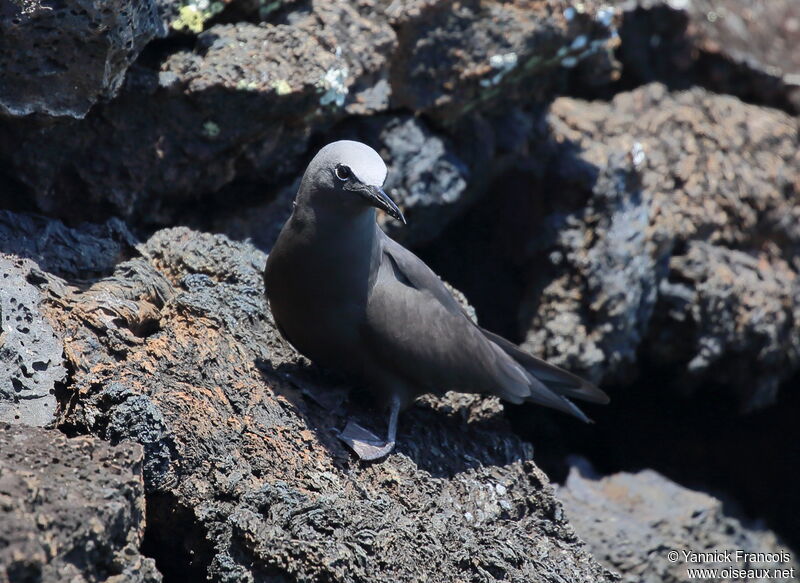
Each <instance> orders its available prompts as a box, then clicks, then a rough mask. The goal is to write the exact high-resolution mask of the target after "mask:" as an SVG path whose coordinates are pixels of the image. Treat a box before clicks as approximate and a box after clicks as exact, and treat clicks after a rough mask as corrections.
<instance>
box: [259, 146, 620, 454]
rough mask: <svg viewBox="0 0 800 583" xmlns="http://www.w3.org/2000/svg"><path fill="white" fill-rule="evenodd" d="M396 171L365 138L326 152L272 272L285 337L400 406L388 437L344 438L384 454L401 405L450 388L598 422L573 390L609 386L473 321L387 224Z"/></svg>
mask: <svg viewBox="0 0 800 583" xmlns="http://www.w3.org/2000/svg"><path fill="white" fill-rule="evenodd" d="M386 172H387V171H386V165H385V164H384V162H383V160H382V159H381V157H380V156H379V155H378V153H377V152H376V151H375V150H373V149H372V148H370V147H369V146H367V145H365V144H362V143H360V142H353V141H346V140H344V141H339V142H334V143H332V144H328V145H327V146H325V147H324V148H322V149H321V150H320V151H319V153H318V154H317V155H316V156H315V157H314V159H313V160H312V161H311V163H310V164H309V165H308V168H307V169H306V171H305V174H304V175H303V180H302V182H301V184H300V189H299V191H298V193H297V197H296V199H295V202H294V209H293V211H292V215H291V216H290V217H289V219H288V220H287V221H286V224H285V225H284V226H283V229H282V230H281V233H280V235H279V236H278V240H277V242H276V243H275V246H274V247H273V248H272V251H271V252H270V254H269V257H268V258H267V267H266V270H265V272H264V280H265V284H266V290H267V297H268V299H269V303H270V307H271V310H272V313H273V316H274V318H275V322H276V323H277V326H278V329H279V331H280V333H281V334H282V335H283V336H284V338H286V340H288V341H289V342H290V343H291V344H292V345H293V346H294V347H295V348H296V349H297V350H298V351H300V352H301V353H302V354H304V355H305V356H307V357H308V358H310V359H311V360H312V361H314V362H315V363H317V364H319V365H321V366H322V367H325V368H329V369H332V370H335V371H339V372H341V373H345V375H347V376H349V377H350V378H353V379H355V380H356V381H357V382H359V383H362V384H363V385H364V386H366V387H367V388H369V389H370V390H371V391H372V392H374V393H375V394H376V395H377V396H378V397H379V398H380V399H381V400H382V401H383V402H384V403H386V404H388V405H389V407H390V416H389V429H388V438H387V439H386V440H382V439H379V438H377V437H376V436H375V435H373V434H372V433H371V432H369V431H367V430H366V429H364V428H362V427H360V426H358V425H356V424H355V423H353V422H349V423H348V424H347V427H345V430H344V431H343V432H342V433H340V435H339V437H340V439H342V440H343V441H344V442H345V443H347V444H348V445H349V446H350V447H351V448H352V449H353V450H354V451H355V452H356V453H357V454H358V455H359V457H361V459H365V460H371V459H379V458H381V457H383V456H385V455H387V454H388V453H389V452H390V451H392V449H393V448H394V444H395V438H396V434H397V416H398V413H399V412H400V410H401V409H402V408H404V407H405V406H407V405H408V404H410V403H411V401H413V400H414V399H415V398H416V397H417V396H419V395H421V394H424V393H437V394H441V393H444V392H445V391H446V390H456V391H461V392H474V393H490V394H493V395H497V396H498V397H500V398H501V399H504V400H506V401H509V402H511V403H524V402H531V403H537V404H539V405H545V406H547V407H552V408H554V409H558V410H559V411H563V412H565V413H569V414H571V415H574V416H575V417H578V418H579V419H582V420H583V421H589V419H588V418H587V417H586V415H584V414H583V412H582V411H581V410H580V409H578V408H577V407H576V406H575V405H574V404H573V403H572V402H571V401H570V400H569V399H568V397H571V398H576V399H582V400H584V401H589V402H592V403H607V402H608V397H607V396H606V394H605V393H604V392H603V391H601V390H600V389H598V388H597V387H595V386H593V385H592V384H590V383H588V382H586V381H584V380H583V379H581V378H579V377H577V376H575V375H573V374H571V373H569V372H567V371H565V370H562V369H560V368H558V367H556V366H553V365H551V364H548V363H546V362H544V361H543V360H540V359H538V358H536V357H534V356H531V355H530V354H527V353H525V352H523V351H522V350H520V349H519V348H518V347H517V346H516V345H514V344H513V343H511V342H509V341H508V340H506V339H504V338H502V337H500V336H498V335H496V334H492V333H491V332H489V331H487V330H484V329H483V328H481V327H480V326H478V325H476V324H475V323H473V322H472V320H470V318H469V317H468V316H467V315H466V314H465V313H464V311H463V310H462V308H461V306H460V305H459V303H458V302H457V301H456V300H455V298H453V296H452V295H451V294H450V292H449V291H448V290H447V288H446V287H445V286H444V284H443V283H442V281H441V280H440V279H439V277H438V276H437V275H436V274H435V273H434V272H433V271H431V269H430V268H429V267H428V266H427V265H425V263H424V262H423V261H422V260H421V259H420V258H419V257H417V256H416V255H414V254H413V253H412V252H411V251H409V250H408V249H406V248H405V247H403V246H402V245H400V244H399V243H397V242H395V241H394V240H392V239H391V238H389V236H388V235H386V234H385V233H384V232H383V231H382V230H381V229H380V228H379V227H378V224H377V222H376V220H375V209H376V208H378V209H381V210H383V211H385V212H386V213H388V214H389V215H391V216H392V217H394V218H396V219H398V220H399V221H402V222H403V223H405V218H404V217H403V214H402V212H400V209H399V208H398V207H397V205H396V204H395V203H394V202H393V201H392V199H391V198H389V196H388V195H387V194H386V193H385V192H384V191H383V188H382V186H383V183H384V180H385V179H386Z"/></svg>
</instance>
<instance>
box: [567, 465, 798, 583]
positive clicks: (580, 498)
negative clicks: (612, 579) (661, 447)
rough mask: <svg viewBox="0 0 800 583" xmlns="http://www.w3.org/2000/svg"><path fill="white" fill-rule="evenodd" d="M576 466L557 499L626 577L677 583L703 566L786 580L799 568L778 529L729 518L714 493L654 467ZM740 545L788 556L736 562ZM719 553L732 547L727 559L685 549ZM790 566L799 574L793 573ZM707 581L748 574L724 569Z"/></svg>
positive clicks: (606, 560) (596, 551)
mask: <svg viewBox="0 0 800 583" xmlns="http://www.w3.org/2000/svg"><path fill="white" fill-rule="evenodd" d="M572 464H573V465H572V469H571V470H570V474H569V477H568V478H567V481H566V483H565V484H564V485H563V486H561V487H559V488H558V489H557V495H558V498H559V499H560V500H562V501H563V503H564V509H565V510H566V512H567V516H568V517H569V519H570V520H571V521H572V523H573V524H574V525H575V530H576V531H577V532H578V534H579V536H580V537H581V538H582V539H583V540H585V541H586V542H587V544H588V545H589V547H590V548H591V549H592V553H593V554H594V556H595V557H597V559H598V560H600V561H601V562H602V563H603V564H605V565H606V566H608V567H609V568H611V569H614V570H615V571H619V572H620V573H622V575H623V576H622V581H626V582H631V583H634V582H636V583H679V582H684V581H687V580H688V579H691V578H692V577H689V575H688V572H687V570H688V569H694V568H698V567H699V568H711V569H713V568H716V569H719V570H722V569H725V568H734V569H769V570H770V574H769V575H768V576H761V575H760V574H759V575H758V576H756V577H755V578H756V579H758V580H759V581H787V580H790V579H793V578H794V577H796V576H797V575H796V574H797V573H798V572H800V564H798V562H797V561H796V559H794V558H793V557H792V553H791V552H790V551H789V550H788V549H787V548H786V547H785V546H784V545H782V544H781V543H780V541H778V540H777V539H776V538H775V535H774V534H772V533H771V532H769V531H767V530H764V529H763V527H761V526H760V525H758V524H746V523H744V522H742V521H741V520H740V519H738V518H736V517H734V516H731V515H729V512H728V511H727V510H726V507H725V505H724V504H723V502H722V501H720V500H718V499H717V498H714V497H713V496H710V495H709V494H706V493H704V492H697V491H693V490H689V489H687V488H684V487H682V486H680V485H678V484H676V483H674V482H671V481H670V480H668V479H667V478H665V477H664V476H661V475H660V474H658V473H656V472H653V471H652V470H644V471H641V472H638V473H635V474H630V473H624V472H623V473H618V474H613V475H611V476H606V477H600V476H597V475H596V474H594V472H593V471H592V469H591V466H590V465H589V464H588V462H586V461H585V460H582V459H579V458H578V459H573V460H572ZM737 550H741V551H744V552H747V553H775V554H779V553H781V552H782V551H783V552H784V553H786V554H785V555H784V556H782V557H781V556H779V557H776V558H777V559H778V560H763V561H761V560H752V561H750V560H745V559H744V558H739V559H738V560H737V557H736V554H735V553H736V551H737ZM670 551H676V552H678V553H679V554H678V560H675V561H673V560H670V558H668V553H669V552H670ZM715 551H716V552H720V553H724V552H728V553H729V558H725V557H720V559H721V560H719V561H716V560H708V561H703V560H698V559H697V558H692V559H690V560H687V558H686V555H684V554H683V553H684V552H695V553H713V552H715ZM781 559H786V560H781ZM773 569H778V570H780V572H779V574H776V573H775V572H774V571H773ZM791 569H793V570H794V571H793V572H794V573H795V575H794V576H792V575H789V573H791V572H792V571H790V570H791ZM783 570H786V574H785V576H784V573H783ZM704 578H705V579H707V580H711V581H736V580H741V579H743V577H734V576H728V577H725V576H722V574H721V573H718V575H717V576H709V577H704ZM750 578H753V577H750Z"/></svg>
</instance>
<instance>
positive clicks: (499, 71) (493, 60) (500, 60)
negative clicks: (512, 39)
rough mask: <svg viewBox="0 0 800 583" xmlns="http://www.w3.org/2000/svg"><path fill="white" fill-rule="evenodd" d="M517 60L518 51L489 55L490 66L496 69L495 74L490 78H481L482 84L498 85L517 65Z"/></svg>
mask: <svg viewBox="0 0 800 583" xmlns="http://www.w3.org/2000/svg"><path fill="white" fill-rule="evenodd" d="M517 61H518V58H517V53H513V52H512V53H505V54H503V55H492V56H491V57H489V66H490V67H491V68H492V69H494V71H495V74H494V75H492V76H491V77H490V78H489V79H481V86H483V87H493V86H495V85H498V84H499V83H500V81H502V80H503V77H505V76H506V74H508V72H509V71H511V70H512V69H513V68H514V67H516V66H517Z"/></svg>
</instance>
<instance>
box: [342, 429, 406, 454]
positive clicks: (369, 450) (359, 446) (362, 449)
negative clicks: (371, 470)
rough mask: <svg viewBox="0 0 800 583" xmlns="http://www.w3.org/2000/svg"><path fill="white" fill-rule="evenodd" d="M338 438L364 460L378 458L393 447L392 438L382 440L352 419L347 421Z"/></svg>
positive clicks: (389, 451) (388, 452)
mask: <svg viewBox="0 0 800 583" xmlns="http://www.w3.org/2000/svg"><path fill="white" fill-rule="evenodd" d="M339 439H341V440H342V441H343V442H345V443H346V444H347V446H348V447H349V448H350V449H352V450H353V451H354V452H355V453H356V455H357V456H358V457H359V459H362V460H364V461H372V460H379V459H381V458H383V457H386V456H387V455H389V454H390V453H391V452H392V450H393V449H394V440H391V441H386V440H383V439H381V438H379V437H378V436H377V435H375V434H374V433H372V432H371V431H369V430H368V429H364V428H363V427H361V426H360V425H359V424H358V423H354V422H353V421H348V422H347V425H346V426H345V428H344V431H342V432H341V433H340V434H339Z"/></svg>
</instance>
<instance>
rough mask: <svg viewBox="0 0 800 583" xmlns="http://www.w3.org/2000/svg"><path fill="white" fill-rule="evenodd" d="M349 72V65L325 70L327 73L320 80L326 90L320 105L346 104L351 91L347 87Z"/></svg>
mask: <svg viewBox="0 0 800 583" xmlns="http://www.w3.org/2000/svg"><path fill="white" fill-rule="evenodd" d="M348 74H349V70H348V68H347V67H331V68H330V69H328V70H327V71H325V75H324V76H323V77H322V79H321V80H320V82H319V86H320V87H321V88H322V90H323V91H324V93H323V94H322V96H321V97H320V98H319V104H320V105H322V106H323V107H324V106H326V105H331V104H333V105H335V106H336V107H342V106H343V105H344V100H345V98H346V97H347V94H348V93H349V89H348V88H347V75H348ZM287 85H288V84H287Z"/></svg>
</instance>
